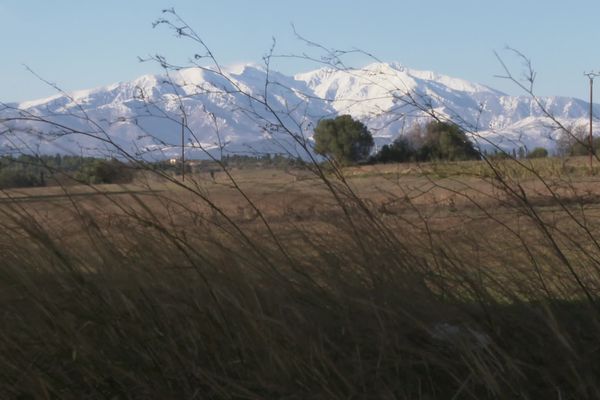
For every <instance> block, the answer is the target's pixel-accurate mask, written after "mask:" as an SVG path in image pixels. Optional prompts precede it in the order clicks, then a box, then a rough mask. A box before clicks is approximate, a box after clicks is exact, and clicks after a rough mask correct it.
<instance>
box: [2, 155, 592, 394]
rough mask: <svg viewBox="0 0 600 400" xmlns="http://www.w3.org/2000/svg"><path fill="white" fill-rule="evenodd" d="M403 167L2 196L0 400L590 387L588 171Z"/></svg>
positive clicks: (143, 182) (258, 173)
mask: <svg viewBox="0 0 600 400" xmlns="http://www.w3.org/2000/svg"><path fill="white" fill-rule="evenodd" d="M548 162H550V163H551V161H548ZM404 168H405V167H404V166H391V165H388V166H369V167H361V168H358V169H352V168H351V169H347V170H345V171H343V174H342V175H340V176H338V177H337V178H334V177H332V176H326V177H321V178H316V177H315V175H313V174H311V173H309V172H307V171H289V172H288V173H286V172H281V171H274V170H273V171H270V170H252V171H244V170H241V171H231V174H232V178H233V180H232V179H230V178H228V177H227V175H226V174H225V173H220V174H218V175H217V176H216V179H215V181H213V180H212V178H211V177H210V176H202V175H197V176H193V177H190V178H189V179H188V180H187V182H186V186H181V185H180V184H179V182H176V181H171V182H165V181H160V180H156V179H147V178H148V176H146V177H142V178H140V180H139V181H138V182H137V183H136V184H135V185H133V186H125V187H121V186H98V187H85V188H84V187H69V188H68V189H67V190H68V191H67V192H61V190H62V189H51V190H50V189H35V190H33V189H32V190H27V191H18V192H16V191H11V192H6V193H4V194H3V197H2V198H0V226H1V233H0V254H1V255H2V264H3V265H2V268H1V269H0V277H1V278H0V301H2V312H1V314H0V319H1V320H0V393H1V396H0V397H2V398H9V399H10V398H21V399H26V398H34V399H37V398H40V399H43V398H46V399H86V398H89V399H96V398H98V399H103V398H107V399H147V398H156V399H166V398H173V399H179V398H190V399H191V398H197V399H199V398H218V399H221V398H223V399H226V398H228V399H238V398H239V399H263V398H289V399H305V398H314V399H336V398H339V399H342V398H343V399H347V398H365V399H367V398H373V399H375V398H377V399H379V398H381V399H486V398H489V399H497V398H522V399H540V398H548V399H582V398H598V397H600V385H598V382H599V380H598V377H600V371H599V370H598V369H599V364H598V362H597V359H598V357H597V354H596V350H597V349H598V348H600V339H598V338H600V335H599V333H600V326H599V324H598V322H599V320H598V309H597V307H598V303H597V301H598V290H599V289H600V287H599V283H600V279H599V276H598V272H599V271H600V269H599V267H600V247H599V245H598V243H597V241H596V238H597V237H598V229H600V225H599V224H598V219H599V217H600V210H599V209H598V207H597V205H598V198H599V197H598V196H599V193H598V191H599V189H598V187H599V185H598V184H597V181H596V178H594V177H592V178H590V177H586V176H585V175H584V174H579V173H577V174H571V175H569V174H567V173H565V174H562V175H559V174H557V175H553V174H546V173H543V174H538V175H536V174H532V173H531V171H527V170H524V171H523V170H522V169H523V168H524V167H518V166H516V165H512V164H511V165H508V164H504V165H496V166H491V167H490V166H488V165H475V164H473V163H467V164H454V165H452V166H451V167H448V166H445V167H444V168H445V171H446V172H445V173H444V174H440V173H439V170H440V168H441V167H440V165H425V166H419V167H418V169H416V167H415V166H412V167H408V168H410V169H409V172H405V171H406V170H403V169H404ZM456 168H457V169H458V171H462V172H460V173H459V172H456V171H457V170H456ZM478 168H479V169H482V170H483V169H486V168H491V171H492V172H493V174H487V173H485V174H477V173H474V172H473V171H475V170H477V169H478ZM436 169H437V172H436ZM465 170H466V171H467V172H465ZM427 172H429V173H427ZM192 178H193V179H192ZM18 196H21V197H19V198H15V197H18ZM8 198H11V200H7V199H8Z"/></svg>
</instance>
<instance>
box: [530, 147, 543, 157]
mask: <svg viewBox="0 0 600 400" xmlns="http://www.w3.org/2000/svg"><path fill="white" fill-rule="evenodd" d="M545 157H548V150H546V149H545V148H543V147H536V148H535V149H533V150H531V152H530V153H529V154H527V158H545Z"/></svg>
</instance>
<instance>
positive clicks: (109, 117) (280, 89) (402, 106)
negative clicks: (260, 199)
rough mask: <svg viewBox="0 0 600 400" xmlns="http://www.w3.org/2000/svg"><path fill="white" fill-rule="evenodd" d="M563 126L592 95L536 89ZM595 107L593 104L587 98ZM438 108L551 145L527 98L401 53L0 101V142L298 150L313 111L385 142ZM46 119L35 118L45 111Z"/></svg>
mask: <svg viewBox="0 0 600 400" xmlns="http://www.w3.org/2000/svg"><path fill="white" fill-rule="evenodd" d="M538 101H539V103H541V104H542V105H543V107H544V109H545V110H546V111H547V112H548V113H550V114H551V115H553V116H554V117H555V118H556V119H557V120H558V121H560V123H562V124H563V125H565V126H569V127H572V126H577V125H584V124H585V123H586V121H587V118H588V116H587V113H588V107H589V104H588V103H586V102H584V101H583V100H579V99H575V98H567V97H546V98H539V99H538ZM594 107H595V108H596V110H595V112H596V111H600V108H598V106H597V105H594ZM432 113H433V114H435V115H437V116H440V117H442V118H444V119H449V120H452V121H454V122H456V123H458V124H460V125H461V126H463V127H464V128H465V129H467V130H468V131H469V132H472V133H473V138H474V140H476V141H478V143H480V144H481V145H482V146H485V145H487V141H491V142H493V143H497V144H499V145H501V146H503V147H504V148H507V149H510V148H516V147H519V146H526V147H528V148H533V147H535V146H544V147H546V148H549V149H552V148H553V147H554V146H555V141H556V137H557V135H558V132H559V131H558V130H557V126H556V123H555V122H554V121H552V120H551V119H550V118H548V115H546V114H545V113H544V111H543V110H542V108H541V107H540V106H539V104H538V102H536V101H535V100H534V99H532V98H531V97H525V96H522V97H515V96H509V95H506V94H504V93H502V92H499V91H497V90H494V89H492V88H489V87H486V86H483V85H479V84H476V83H472V82H468V81H465V80H462V79H457V78H452V77H449V76H445V75H439V74H436V73H433V72H428V71H417V70H412V69H409V68H406V67H404V66H402V65H400V64H398V63H376V64H371V65H368V66H366V67H364V68H361V69H353V70H336V69H331V68H323V69H319V70H316V71H311V72H307V73H302V74H298V75H296V76H293V77H290V76H285V75H283V74H280V73H277V72H275V71H272V70H270V71H267V70H265V69H264V68H263V67H260V66H256V65H238V66H232V67H229V68H227V69H223V70H219V71H217V70H215V69H211V68H190V69H183V70H180V71H175V72H172V73H170V74H168V75H145V76H142V77H140V78H138V79H136V80H134V81H131V82H122V83H118V84H113V85H110V86H107V87H102V88H97V89H92V90H82V91H77V92H73V93H70V94H63V93H61V94H57V95H55V96H52V97H50V98H46V99H41V100H35V101H27V102H23V103H20V104H5V105H0V153H7V152H14V151H36V152H43V153H56V152H61V153H75V154H80V153H86V154H95V155H98V154H102V155H109V154H115V153H119V152H123V151H126V152H128V153H130V154H136V155H145V156H146V157H159V158H160V157H169V156H173V155H175V154H177V153H178V152H179V151H180V146H181V119H182V116H184V115H185V120H184V121H185V125H186V127H187V128H186V129H185V133H184V135H185V139H184V140H185V143H186V149H187V150H186V151H187V152H188V153H189V154H188V156H190V157H202V156H203V155H205V154H204V152H205V151H210V152H212V153H213V154H219V153H220V152H221V151H223V152H229V153H246V154H248V153H254V152H257V153H264V152H270V153H275V152H279V153H281V152H289V153H292V154H293V155H300V156H303V155H304V152H303V150H302V146H301V145H302V144H303V143H309V144H310V138H311V136H312V130H313V129H314V126H315V125H316V123H317V122H318V120H319V119H321V118H327V117H333V116H335V115H339V114H351V115H352V116H353V117H355V118H358V119H360V120H361V121H363V122H364V123H365V124H367V126H368V127H369V128H370V129H371V131H372V133H373V135H374V136H375V138H376V141H377V143H378V144H384V143H387V142H390V141H391V140H393V139H394V138H396V137H397V136H398V135H401V134H403V133H404V132H406V131H407V130H408V129H409V128H410V127H411V126H412V125H414V124H417V123H423V122H425V121H427V120H428V119H429V118H431V114H432ZM42 120H43V121H45V122H43V121H42Z"/></svg>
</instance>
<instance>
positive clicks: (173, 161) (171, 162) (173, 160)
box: [169, 158, 179, 165]
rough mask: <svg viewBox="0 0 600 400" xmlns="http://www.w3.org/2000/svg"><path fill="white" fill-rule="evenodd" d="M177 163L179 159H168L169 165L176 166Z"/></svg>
mask: <svg viewBox="0 0 600 400" xmlns="http://www.w3.org/2000/svg"><path fill="white" fill-rule="evenodd" d="M178 162H179V158H169V164H171V165H176V164H177V163H178Z"/></svg>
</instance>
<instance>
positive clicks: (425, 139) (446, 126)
mask: <svg viewBox="0 0 600 400" xmlns="http://www.w3.org/2000/svg"><path fill="white" fill-rule="evenodd" d="M413 159H414V160H417V161H435V160H445V161H466V160H479V159H481V155H480V154H479V151H477V150H476V149H475V147H474V146H473V143H472V142H471V141H470V140H469V138H468V137H467V135H466V133H465V132H464V131H463V130H462V129H461V128H460V127H458V126H457V125H455V124H450V123H446V122H440V121H431V122H429V123H428V124H426V125H425V126H421V125H417V126H415V127H413V128H412V129H411V130H410V131H409V132H408V133H407V134H406V136H401V137H399V138H397V139H396V140H395V141H394V142H393V143H392V144H391V145H389V146H388V145H386V146H383V147H382V149H381V151H380V152H379V153H377V155H376V156H375V157H373V159H372V160H373V161H374V162H384V163H385V162H405V161H410V160H413Z"/></svg>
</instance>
